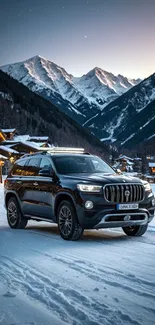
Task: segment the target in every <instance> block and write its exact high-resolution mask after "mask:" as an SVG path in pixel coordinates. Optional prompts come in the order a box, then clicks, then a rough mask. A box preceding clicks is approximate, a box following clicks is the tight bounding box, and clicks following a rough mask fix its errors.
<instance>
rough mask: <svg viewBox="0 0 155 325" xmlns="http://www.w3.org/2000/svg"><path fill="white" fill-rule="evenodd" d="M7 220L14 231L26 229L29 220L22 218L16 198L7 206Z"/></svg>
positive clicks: (12, 198) (11, 199)
mask: <svg viewBox="0 0 155 325" xmlns="http://www.w3.org/2000/svg"><path fill="white" fill-rule="evenodd" d="M7 220H8V224H9V226H10V227H11V228H13V229H24V228H25V227H26V225H27V223H28V220H27V219H25V218H24V217H23V216H22V213H21V210H20V207H19V204H18V201H17V199H16V198H15V197H11V198H10V200H9V201H8V204H7Z"/></svg>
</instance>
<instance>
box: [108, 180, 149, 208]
mask: <svg viewBox="0 0 155 325" xmlns="http://www.w3.org/2000/svg"><path fill="white" fill-rule="evenodd" d="M126 192H127V194H128V195H127V194H126ZM104 195H105V199H106V200H107V201H108V202H113V203H128V202H129V203H131V202H140V201H142V200H143V198H144V187H143V185H141V184H128V183H126V184H107V185H105V186H104Z"/></svg>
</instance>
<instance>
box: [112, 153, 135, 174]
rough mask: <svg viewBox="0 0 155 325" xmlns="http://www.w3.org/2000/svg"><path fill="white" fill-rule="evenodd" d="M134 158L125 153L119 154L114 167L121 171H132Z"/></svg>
mask: <svg viewBox="0 0 155 325" xmlns="http://www.w3.org/2000/svg"><path fill="white" fill-rule="evenodd" d="M133 164H134V159H132V158H130V157H127V156H125V155H120V156H119V157H118V158H117V159H116V160H115V164H114V167H115V168H118V169H120V170H121V171H122V172H132V171H133Z"/></svg>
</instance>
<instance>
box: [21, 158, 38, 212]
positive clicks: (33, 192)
mask: <svg viewBox="0 0 155 325" xmlns="http://www.w3.org/2000/svg"><path fill="white" fill-rule="evenodd" d="M40 161H41V157H35V156H34V157H31V158H29V159H28V161H27V166H26V167H25V172H24V175H22V177H21V195H20V196H21V204H22V211H23V213H24V215H30V216H37V215H38V190H39V188H38V183H37V176H38V173H39V170H40Z"/></svg>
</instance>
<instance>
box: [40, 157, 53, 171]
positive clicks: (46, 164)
mask: <svg viewBox="0 0 155 325" xmlns="http://www.w3.org/2000/svg"><path fill="white" fill-rule="evenodd" d="M51 166H52V165H51V161H50V159H48V158H47V157H43V158H42V159H41V163H40V169H49V168H51Z"/></svg>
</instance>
